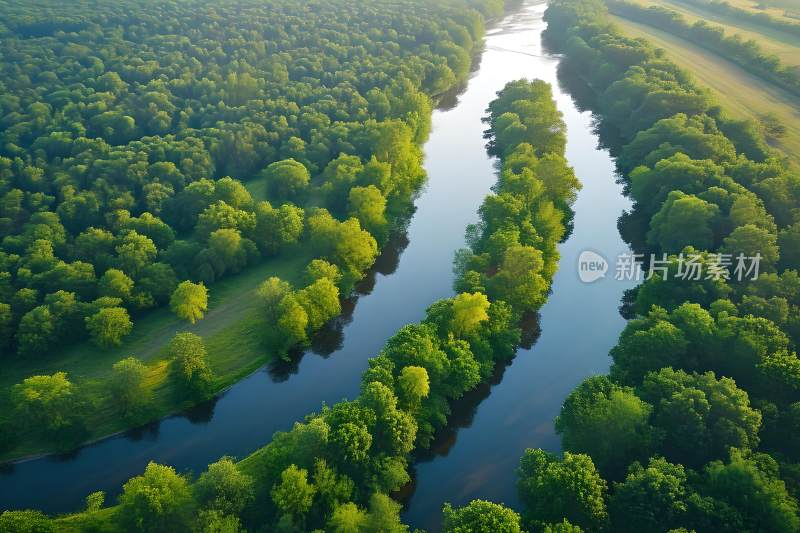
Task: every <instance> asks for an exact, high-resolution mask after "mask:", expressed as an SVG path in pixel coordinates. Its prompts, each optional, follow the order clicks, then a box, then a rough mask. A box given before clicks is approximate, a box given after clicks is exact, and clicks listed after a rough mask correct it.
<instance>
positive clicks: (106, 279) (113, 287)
mask: <svg viewBox="0 0 800 533" xmlns="http://www.w3.org/2000/svg"><path fill="white" fill-rule="evenodd" d="M132 291H133V280H132V279H131V278H129V277H128V276H126V275H125V273H124V272H123V271H121V270H117V269H115V268H109V269H108V270H106V272H105V274H103V275H102V276H101V277H100V279H99V280H98V282H97V292H98V293H99V294H100V296H110V297H112V298H119V299H120V300H122V301H125V302H127V301H129V300H130V298H131V292H132Z"/></svg>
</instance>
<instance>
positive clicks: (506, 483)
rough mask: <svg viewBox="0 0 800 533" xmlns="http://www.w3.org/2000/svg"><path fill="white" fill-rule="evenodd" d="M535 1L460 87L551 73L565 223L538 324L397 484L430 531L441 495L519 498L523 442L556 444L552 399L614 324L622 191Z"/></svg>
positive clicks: (594, 365) (502, 30) (619, 324)
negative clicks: (566, 202)
mask: <svg viewBox="0 0 800 533" xmlns="http://www.w3.org/2000/svg"><path fill="white" fill-rule="evenodd" d="M546 7H547V6H546V3H544V2H527V3H525V4H524V5H523V7H522V9H520V10H519V11H518V12H516V13H514V14H512V15H510V16H509V17H507V18H506V19H505V20H504V21H503V22H502V24H500V25H498V26H497V27H495V28H494V29H493V30H492V31H490V32H489V33H488V35H487V39H486V53H485V54H484V56H483V63H482V66H481V72H480V75H479V76H477V77H476V78H475V79H473V80H472V82H471V84H470V91H475V92H481V93H483V91H482V89H481V88H480V87H479V86H480V85H485V86H487V87H492V89H493V90H494V88H495V87H496V85H497V82H498V81H499V80H502V81H503V83H504V82H505V81H507V80H511V79H516V78H522V77H526V78H540V79H543V80H545V81H547V82H548V83H550V84H552V86H553V93H554V96H555V98H556V101H557V103H558V107H559V109H560V110H561V112H562V113H563V114H564V120H565V122H566V124H567V154H566V155H567V159H568V160H569V162H570V164H571V165H572V166H573V167H574V168H575V172H576V174H577V176H578V178H579V179H580V180H581V182H582V184H583V189H582V190H581V191H580V192H579V194H578V199H577V201H576V203H575V205H574V210H575V219H574V229H573V232H572V234H571V235H570V237H569V239H567V241H566V242H565V243H563V244H562V245H561V246H560V252H561V260H560V265H559V271H558V273H557V274H556V276H555V279H554V281H553V288H552V294H551V295H550V298H549V300H548V302H547V303H546V304H545V306H544V307H543V308H542V309H541V311H540V317H539V327H540V331H541V333H540V336H539V338H538V340H537V341H536V343H535V344H534V346H533V347H532V348H530V349H521V350H519V351H518V352H517V356H516V358H515V359H514V361H513V362H512V363H511V364H510V366H508V367H507V368H505V369H500V372H499V375H498V376H497V377H496V379H495V383H494V384H492V385H490V386H487V387H485V388H484V389H482V390H478V391H476V393H475V394H474V395H473V396H472V397H470V398H465V399H464V400H463V401H461V402H459V403H458V404H457V406H456V410H455V411H454V415H453V417H452V418H453V420H454V421H455V423H454V424H453V425H452V427H450V428H448V430H447V431H445V432H443V433H444V434H443V435H440V436H439V439H438V442H437V445H436V446H435V447H434V449H433V450H432V451H431V452H430V453H427V454H426V455H425V456H424V457H421V458H419V459H418V461H417V463H416V466H415V469H414V470H415V472H414V482H413V484H412V486H411V487H409V489H408V491H406V494H405V495H404V499H405V503H406V510H405V513H404V516H403V519H404V522H406V523H407V524H409V525H411V526H412V529H413V528H422V529H425V530H427V531H430V532H433V531H438V530H439V529H440V528H441V509H442V505H443V504H444V503H445V502H450V503H452V504H453V505H454V506H461V505H465V504H467V503H469V502H470V501H471V500H473V499H484V500H490V501H494V502H498V503H504V504H506V505H508V506H510V507H512V508H515V509H519V501H518V498H517V492H516V486H515V483H516V468H517V466H518V464H519V459H520V457H521V456H522V454H523V452H524V450H525V449H526V448H543V449H546V450H548V451H553V452H558V451H560V442H559V438H558V436H557V435H556V434H555V432H554V429H553V421H554V418H555V417H556V415H557V414H558V411H559V409H560V407H561V404H562V402H563V400H564V398H565V397H566V396H567V395H568V394H569V392H570V391H571V390H572V389H573V388H574V387H575V386H576V385H577V384H578V383H579V382H580V381H582V380H583V379H584V378H586V377H587V376H590V375H594V374H600V373H605V372H606V371H607V370H608V367H609V364H610V359H609V357H608V352H609V350H610V349H611V347H612V346H614V344H616V341H617V337H618V336H619V333H620V332H621V331H622V328H623V327H624V325H625V321H624V320H623V319H622V317H621V316H620V314H619V311H618V308H619V305H620V301H621V298H622V296H623V293H624V291H625V290H626V289H629V288H631V287H632V286H633V283H632V282H630V281H627V282H623V281H617V280H616V279H615V263H616V257H617V256H618V255H619V254H621V253H630V250H629V248H628V246H627V245H626V244H625V243H624V242H623V241H622V239H621V238H620V236H619V233H618V230H617V218H618V217H619V216H620V214H621V213H622V211H623V210H624V209H626V208H628V207H629V205H630V202H629V201H628V200H627V198H625V197H624V196H623V194H622V187H621V185H619V184H618V183H617V182H616V177H615V171H614V162H613V159H612V158H611V156H610V155H609V153H608V151H607V150H605V149H603V148H601V147H600V146H599V140H598V137H597V135H596V134H595V132H594V131H593V123H592V116H591V113H589V112H585V111H581V110H580V109H578V107H577V106H576V104H575V102H574V101H573V98H572V97H571V96H570V94H568V93H567V92H566V91H565V89H564V88H563V87H561V86H560V84H559V80H558V78H557V68H558V63H559V57H558V56H555V55H552V54H550V53H548V52H547V50H546V48H544V47H543V45H542V40H541V35H542V31H543V30H544V29H545V27H546V24H545V23H544V21H543V20H542V17H543V14H544V10H545V9H546ZM465 103H466V102H465V101H462V105H464V104H465ZM476 111H477V110H476ZM584 250H592V251H595V252H597V253H600V254H601V255H603V256H604V257H605V258H606V259H607V260H608V264H609V271H608V272H607V274H606V277H605V278H602V279H600V280H598V281H595V282H594V283H591V284H586V283H582V282H581V281H580V279H579V278H578V269H577V265H578V257H579V255H580V253H581V252H582V251H584Z"/></svg>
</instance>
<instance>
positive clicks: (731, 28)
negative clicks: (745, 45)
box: [636, 0, 800, 66]
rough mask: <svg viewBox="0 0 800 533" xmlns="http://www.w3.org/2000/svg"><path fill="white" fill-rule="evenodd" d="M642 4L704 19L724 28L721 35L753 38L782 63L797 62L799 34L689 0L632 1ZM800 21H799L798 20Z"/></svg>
mask: <svg viewBox="0 0 800 533" xmlns="http://www.w3.org/2000/svg"><path fill="white" fill-rule="evenodd" d="M636 2H637V3H639V4H641V5H644V6H656V5H657V6H661V7H666V8H669V9H671V10H673V11H676V12H678V13H680V14H681V15H683V16H684V18H685V19H686V20H687V21H688V22H689V23H694V22H696V21H698V20H705V21H707V22H710V23H712V24H715V25H717V26H721V27H722V28H724V29H725V35H733V34H736V33H738V34H739V35H740V36H741V37H742V38H743V39H745V40H749V39H753V40H754V41H757V42H758V45H759V46H760V47H761V48H762V49H763V50H764V51H765V52H767V53H769V54H774V55H776V56H778V57H779V58H780V60H781V62H782V63H783V64H785V65H790V66H799V65H800V37H797V36H795V35H791V34H788V33H785V32H781V31H777V30H775V29H774V28H767V27H764V26H760V25H758V24H753V23H750V22H747V21H743V20H740V19H737V18H734V17H728V16H724V15H721V14H719V13H715V12H713V11H708V10H705V9H703V8H702V7H701V6H698V5H696V4H694V3H693V2H691V1H689V2H685V1H681V0H636ZM798 22H800V21H798Z"/></svg>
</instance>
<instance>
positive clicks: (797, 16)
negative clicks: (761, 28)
mask: <svg viewBox="0 0 800 533" xmlns="http://www.w3.org/2000/svg"><path fill="white" fill-rule="evenodd" d="M727 1H728V3H729V4H731V5H732V6H735V7H738V8H741V9H747V10H749V11H752V12H754V13H768V14H770V15H772V16H773V17H777V18H783V19H786V20H789V21H791V22H800V3H798V2H797V0H762V1H754V0H727ZM762 4H763V5H762ZM759 7H763V9H759Z"/></svg>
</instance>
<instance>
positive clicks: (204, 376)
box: [167, 333, 214, 398]
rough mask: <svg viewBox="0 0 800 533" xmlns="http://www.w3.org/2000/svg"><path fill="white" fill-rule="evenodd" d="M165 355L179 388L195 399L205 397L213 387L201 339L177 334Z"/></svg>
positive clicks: (190, 335) (206, 355)
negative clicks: (167, 357) (167, 355)
mask: <svg viewBox="0 0 800 533" xmlns="http://www.w3.org/2000/svg"><path fill="white" fill-rule="evenodd" d="M167 353H168V354H169V357H170V359H171V363H170V364H171V371H172V375H173V377H174V379H176V380H177V383H178V384H179V385H180V387H181V388H182V389H183V390H184V391H185V392H188V393H189V394H190V395H192V396H195V397H200V398H202V397H205V396H207V395H208V394H209V393H210V392H211V390H212V387H213V380H214V374H213V372H212V371H211V369H210V368H209V367H208V354H207V353H206V347H205V345H204V344H203V339H202V337H200V336H199V335H195V334H194V333H178V334H176V335H175V337H173V339H172V340H171V341H170V343H169V346H168V347H167Z"/></svg>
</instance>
